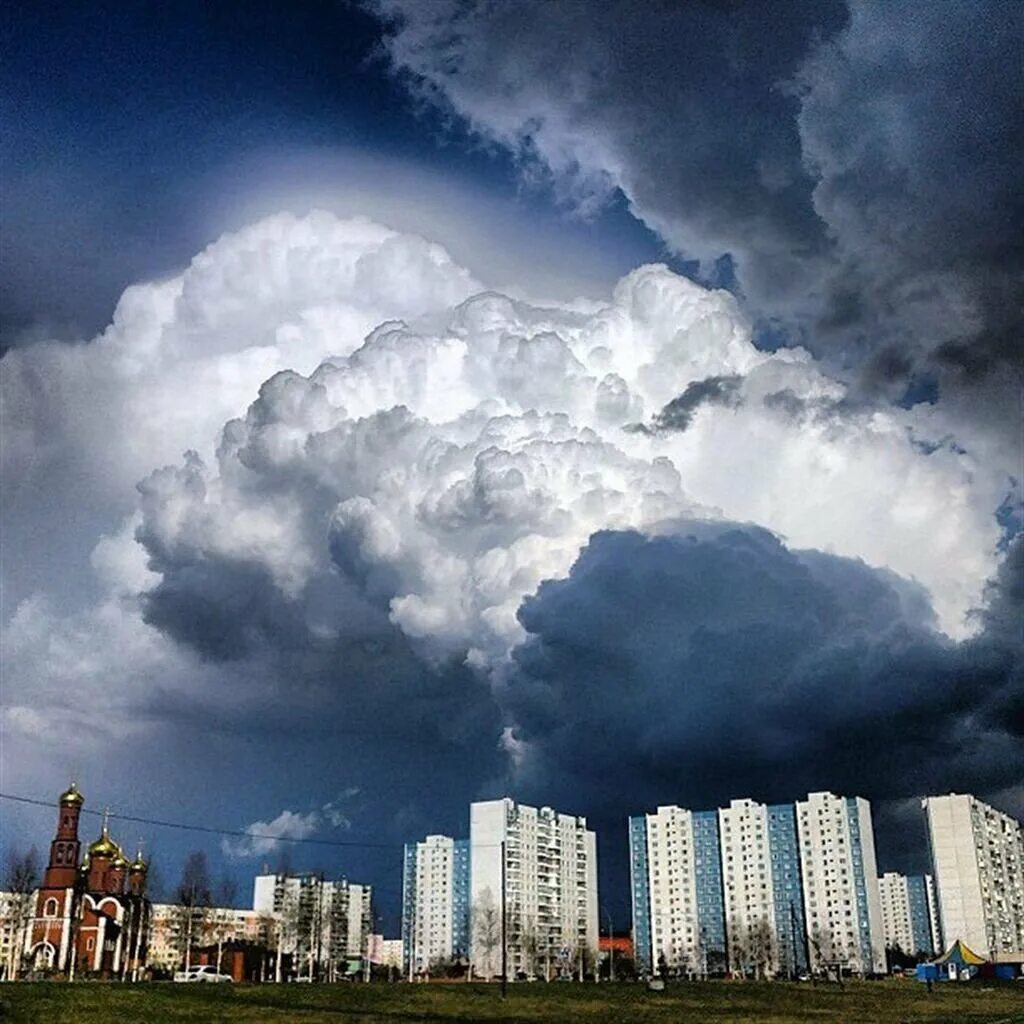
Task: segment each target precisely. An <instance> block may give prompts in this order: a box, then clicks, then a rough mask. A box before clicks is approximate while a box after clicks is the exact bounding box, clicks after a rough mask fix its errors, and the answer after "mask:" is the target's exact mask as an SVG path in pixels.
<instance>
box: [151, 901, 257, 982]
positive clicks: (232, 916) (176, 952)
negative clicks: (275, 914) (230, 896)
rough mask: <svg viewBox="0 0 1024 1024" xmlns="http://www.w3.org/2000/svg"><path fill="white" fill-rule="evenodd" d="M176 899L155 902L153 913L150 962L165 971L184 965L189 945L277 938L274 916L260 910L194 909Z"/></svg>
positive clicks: (229, 908) (195, 946)
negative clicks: (187, 907)
mask: <svg viewBox="0 0 1024 1024" xmlns="http://www.w3.org/2000/svg"><path fill="white" fill-rule="evenodd" d="M191 917H192V920H191V924H190V923H189V911H187V910H186V909H185V908H183V907H180V906H178V905H177V904H175V903H154V904H153V907H152V913H151V916H150V932H149V965H150V966H151V967H155V968H157V969H159V970H162V971H177V970H180V969H181V968H182V967H183V966H184V962H185V947H186V945H191V948H192V949H193V950H196V949H199V948H200V947H203V946H208V945H216V944H217V943H221V944H223V945H227V944H228V943H230V942H245V943H251V944H253V945H260V946H269V945H271V944H272V943H273V940H274V921H273V918H272V917H271V916H270V915H268V914H266V913H261V912H259V911H256V910H238V909H236V908H234V907H196V908H194V910H193V911H192V912H191Z"/></svg>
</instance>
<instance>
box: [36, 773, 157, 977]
mask: <svg viewBox="0 0 1024 1024" xmlns="http://www.w3.org/2000/svg"><path fill="white" fill-rule="evenodd" d="M84 803H85V800H84V798H83V797H82V794H81V793H79V792H78V787H77V786H76V785H75V784H74V783H72V784H71V786H70V788H69V789H68V790H67V791H66V792H64V793H62V794H61V796H60V799H59V801H58V808H59V813H58V815H57V832H56V835H55V836H54V838H53V842H52V843H51V844H50V860H49V863H48V864H47V867H46V871H45V872H44V874H43V882H42V885H41V886H40V887H39V893H38V896H37V900H36V909H35V917H34V919H33V921H32V926H31V929H30V931H29V937H28V940H27V949H26V952H27V953H28V954H29V962H30V964H31V965H32V968H33V969H34V970H38V971H44V972H47V973H51V974H61V975H65V976H67V977H69V978H73V977H75V976H76V975H77V976H82V975H94V976H99V977H104V978H129V979H135V978H138V977H139V976H140V975H141V973H142V971H143V970H144V969H145V964H146V952H147V935H148V931H149V919H150V909H151V905H150V902H149V899H148V898H147V897H146V872H147V865H146V862H145V861H144V860H143V859H142V856H141V852H140V853H138V854H136V856H135V859H134V860H133V861H131V862H130V863H129V861H128V858H127V857H126V856H125V855H124V851H123V850H122V849H121V847H120V846H118V844H117V843H116V842H114V840H113V839H111V838H110V830H109V826H108V821H107V817H106V815H104V818H103V827H102V830H101V832H100V835H99V838H98V839H96V841H95V842H93V843H92V844H90V846H89V849H88V852H87V853H86V855H85V858H84V859H83V860H82V861H81V863H79V856H80V854H81V846H82V844H81V842H80V841H79V838H78V819H79V816H80V815H81V812H82V806H83V805H84Z"/></svg>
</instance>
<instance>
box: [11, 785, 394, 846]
mask: <svg viewBox="0 0 1024 1024" xmlns="http://www.w3.org/2000/svg"><path fill="white" fill-rule="evenodd" d="M0 800H12V801H14V802H15V803H19V804H31V805H32V806H33V807H47V808H50V809H53V808H54V807H56V806H57V804H56V803H54V801H53V800H35V799H33V798H32V797H27V796H15V795H14V794H13V793H0ZM82 813H83V814H92V815H95V816H96V817H102V816H103V812H102V811H92V810H87V809H85V808H82ZM108 817H110V818H112V819H115V820H117V821H131V822H135V823H137V824H141V825H155V826H156V827H158V828H176V829H183V830H185V831H189V832H205V833H207V834H209V835H217V836H235V837H237V838H239V839H267V840H271V841H273V842H275V843H306V844H308V845H311V846H341V847H349V848H352V847H360V848H362V849H367V850H400V849H402V848H403V847H402V844H401V843H369V842H364V841H361V840H358V839H309V838H301V839H300V838H298V837H296V836H273V835H270V834H269V833H266V832H243V831H241V830H239V829H232V828H211V827H210V826H208V825H189V824H187V823H185V822H181V821H161V820H159V819H158V818H143V817H140V816H138V815H135V814H115V813H114V812H113V811H111V812H110V813H109V815H108Z"/></svg>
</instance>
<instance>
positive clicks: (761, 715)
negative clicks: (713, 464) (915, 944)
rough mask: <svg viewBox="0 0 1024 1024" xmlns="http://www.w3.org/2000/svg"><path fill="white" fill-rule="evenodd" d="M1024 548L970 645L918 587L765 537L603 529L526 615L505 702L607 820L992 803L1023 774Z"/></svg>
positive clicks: (735, 529)
mask: <svg viewBox="0 0 1024 1024" xmlns="http://www.w3.org/2000/svg"><path fill="white" fill-rule="evenodd" d="M1021 551H1022V545H1021V544H1020V542H1017V543H1016V545H1015V548H1014V552H1013V554H1012V556H1011V557H1010V558H1009V559H1008V560H1007V562H1006V563H1005V565H1004V567H1003V570H1002V571H1001V573H1000V575H999V577H998V578H997V579H996V580H995V581H993V583H992V584H991V587H990V591H989V603H988V607H987V609H986V610H985V611H984V613H983V614H982V621H983V626H984V628H983V631H982V632H981V634H980V635H979V636H978V637H977V638H975V639H973V640H970V641H967V642H965V643H962V644H959V645H957V644H954V643H952V642H951V641H948V640H947V639H945V638H944V637H942V636H941V634H938V633H937V632H935V631H934V629H933V624H932V615H931V612H930V608H929V605H928V602H927V600H926V598H925V596H924V595H923V594H922V592H921V591H920V590H919V589H918V588H917V587H916V586H914V585H912V584H909V583H907V582H906V581H903V580H901V579H899V578H898V577H895V576H893V575H891V574H889V573H885V572H879V571H876V570H872V569H870V568H868V567H867V566H865V565H864V564H863V563H861V562H858V561H852V560H849V559H843V558H838V557H835V556H832V555H827V554H823V553H821V552H814V551H791V550H789V549H788V548H787V547H785V545H783V544H782V543H781V542H780V541H779V540H778V539H777V538H776V537H774V536H773V535H771V534H769V533H767V532H766V531H764V530H761V529H759V528H757V527H751V526H740V525H729V524H725V525H722V524H718V525H707V524H692V525H689V526H686V527H685V528H683V529H682V532H681V533H680V534H679V535H677V536H664V537H655V538H651V539H648V538H645V537H643V536H641V535H639V534H636V533H631V532H605V533H599V534H596V535H595V536H594V537H593V538H592V539H591V542H590V544H589V546H588V547H587V548H586V549H585V550H584V551H583V553H582V554H581V556H580V558H579V560H578V562H577V563H576V565H575V566H574V567H573V570H572V572H571V574H570V576H569V577H568V578H567V579H565V580H561V581H550V582H547V583H545V584H543V586H542V587H541V588H540V590H539V592H538V593H537V595H536V596H535V597H532V598H530V599H528V600H527V601H526V602H525V603H524V605H523V606H522V609H521V611H520V619H521V621H522V623H523V625H524V626H525V628H526V629H527V630H528V631H529V633H530V634H531V635H530V638H529V639H528V640H527V641H526V642H525V643H523V644H522V645H521V646H520V647H519V648H518V649H517V650H516V652H515V655H514V659H515V671H514V672H513V673H512V675H511V677H510V680H509V682H508V684H507V686H506V688H505V690H504V691H503V701H504V703H505V705H506V707H507V708H508V710H509V713H510V715H511V717H512V719H513V720H514V721H515V722H516V723H517V724H516V730H515V731H516V736H517V738H519V739H520V740H522V741H524V742H525V743H526V744H527V748H528V750H529V752H530V753H529V755H528V761H527V765H528V769H529V771H530V772H531V773H533V774H534V777H535V779H536V780H537V782H538V784H539V783H540V780H543V786H544V787H545V788H550V787H551V786H555V787H556V788H557V789H558V790H559V796H560V797H561V798H562V799H565V798H566V796H568V795H569V794H571V793H573V792H574V791H575V792H577V793H587V794H588V796H587V797H586V798H585V799H584V800H583V803H584V804H585V805H587V806H591V807H593V808H595V809H598V808H600V811H601V813H602V814H609V813H613V811H618V813H619V814H626V813H627V812H629V811H630V810H633V811H637V810H640V809H643V808H645V807H653V806H654V805H656V804H657V803H658V802H673V803H675V802H678V803H680V804H683V805H684V806H693V807H714V806H717V805H719V804H720V803H722V802H723V801H728V800H729V799H730V798H732V797H736V796H742V795H750V796H753V797H755V798H758V799H762V800H784V799H792V798H794V797H796V796H799V795H801V794H803V793H806V792H808V791H809V790H814V789H823V788H832V789H834V790H836V791H837V792H841V793H858V794H862V795H865V796H867V797H869V798H871V799H874V800H888V799H893V798H901V797H913V796H917V795H921V794H926V793H929V792H936V791H948V790H950V789H956V790H960V791H972V792H979V793H986V792H995V791H997V790H1000V789H1002V788H1004V787H1007V786H1011V785H1015V784H1017V783H1018V782H1019V779H1020V774H1021V770H1022V768H1024V743H1022V741H1021V736H1022V732H1021V726H1022V719H1021V701H1022V696H1024V674H1022V666H1024V654H1022V649H1024V645H1022V643H1021V636H1020V626H1019V621H1020V615H1021V610H1022V606H1024V602H1022V598H1021V587H1020V583H1019V579H1017V580H1016V581H1015V576H1014V574H1015V573H1019V570H1020V568H1021ZM563 794H565V795H564V796H563Z"/></svg>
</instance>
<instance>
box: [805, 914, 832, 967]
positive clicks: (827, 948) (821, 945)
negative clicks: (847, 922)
mask: <svg viewBox="0 0 1024 1024" xmlns="http://www.w3.org/2000/svg"><path fill="white" fill-rule="evenodd" d="M810 941H811V959H812V965H811V966H812V968H813V969H814V970H816V971H820V970H821V969H822V967H823V966H824V965H825V964H826V963H829V962H830V961H833V960H835V959H836V949H835V941H834V939H833V937H832V931H831V929H830V928H826V927H824V926H823V925H820V924H816V925H814V927H813V928H811V934H810Z"/></svg>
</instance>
